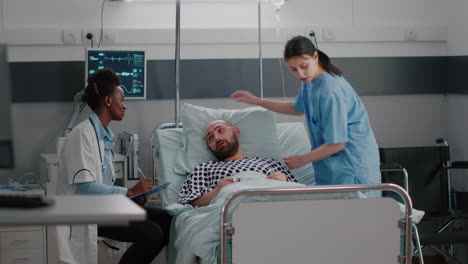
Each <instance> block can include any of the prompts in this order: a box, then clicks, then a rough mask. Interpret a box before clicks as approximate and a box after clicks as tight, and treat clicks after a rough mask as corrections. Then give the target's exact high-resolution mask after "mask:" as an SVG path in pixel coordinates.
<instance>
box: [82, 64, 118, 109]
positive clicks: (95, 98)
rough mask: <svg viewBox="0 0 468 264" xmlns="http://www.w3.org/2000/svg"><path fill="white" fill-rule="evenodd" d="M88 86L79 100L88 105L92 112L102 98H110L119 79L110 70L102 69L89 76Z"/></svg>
mask: <svg viewBox="0 0 468 264" xmlns="http://www.w3.org/2000/svg"><path fill="white" fill-rule="evenodd" d="M87 82H88V85H87V86H86V88H85V90H84V94H83V95H82V96H81V100H82V101H83V102H85V103H87V104H88V105H89V107H90V108H91V109H92V110H93V111H94V110H96V109H97V108H98V107H99V104H101V102H102V100H101V98H102V97H104V96H112V95H113V94H114V92H115V89H116V87H117V86H119V85H120V79H119V76H117V74H115V73H114V72H113V71H112V70H111V69H108V68H106V69H102V70H99V71H97V72H96V73H94V74H93V75H91V76H89V78H88V80H87Z"/></svg>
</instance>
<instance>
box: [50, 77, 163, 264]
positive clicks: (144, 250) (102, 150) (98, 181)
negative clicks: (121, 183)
mask: <svg viewBox="0 0 468 264" xmlns="http://www.w3.org/2000/svg"><path fill="white" fill-rule="evenodd" d="M82 100H83V101H84V102H86V103H87V104H88V106H89V107H90V108H91V109H92V110H93V113H92V114H91V115H90V116H89V118H88V119H86V120H84V121H83V122H81V123H80V124H78V125H77V126H76V127H75V128H73V130H72V131H71V132H70V134H68V135H67V138H66V141H65V145H64V148H63V153H62V154H61V155H60V172H61V173H60V175H61V176H62V177H60V178H59V180H58V184H57V193H58V194H76V193H79V194H124V195H126V196H128V197H131V196H133V195H135V194H138V193H141V192H144V191H147V190H149V189H151V187H152V183H151V179H144V180H140V181H139V182H138V183H137V184H136V185H135V186H134V187H132V188H129V189H127V188H123V187H117V186H114V182H115V175H114V167H113V154H112V143H113V141H112V138H113V134H112V131H111V130H110V129H109V127H108V125H109V123H110V122H111V121H112V120H118V121H120V120H122V119H123V117H124V114H125V110H126V106H125V104H124V93H123V90H122V88H120V80H119V78H118V76H117V75H116V74H115V73H114V72H113V71H112V70H110V69H104V70H100V71H98V72H96V73H95V74H94V75H92V76H91V77H90V78H89V79H88V86H87V87H86V88H85V90H84V95H83V96H82ZM145 202H146V198H145V199H143V200H140V201H139V202H138V203H139V204H140V205H141V206H143V204H144V203H145ZM145 210H146V212H147V220H145V221H142V222H131V223H130V224H129V225H128V226H124V227H101V226H99V227H97V226H96V225H80V226H78V225H73V226H71V225H70V226H59V227H58V245H59V260H60V263H97V236H98V235H99V236H101V237H106V238H110V239H113V240H118V241H124V242H133V243H132V245H131V246H130V248H128V250H127V251H126V252H125V253H124V255H123V256H122V259H121V260H120V263H151V261H152V260H153V259H154V258H155V257H156V256H157V255H158V253H159V252H160V251H161V250H162V249H163V248H164V246H165V244H166V243H167V241H168V237H169V228H170V222H171V217H170V216H169V215H168V214H167V213H166V212H165V211H163V210H162V209H159V208H150V207H145Z"/></svg>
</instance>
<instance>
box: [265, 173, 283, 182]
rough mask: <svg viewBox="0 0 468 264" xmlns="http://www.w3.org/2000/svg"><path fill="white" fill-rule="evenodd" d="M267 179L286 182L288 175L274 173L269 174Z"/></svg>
mask: <svg viewBox="0 0 468 264" xmlns="http://www.w3.org/2000/svg"><path fill="white" fill-rule="evenodd" d="M266 178H267V179H270V180H277V181H286V175H284V173H282V172H279V171H274V172H272V173H270V174H268V176H267V177H266Z"/></svg>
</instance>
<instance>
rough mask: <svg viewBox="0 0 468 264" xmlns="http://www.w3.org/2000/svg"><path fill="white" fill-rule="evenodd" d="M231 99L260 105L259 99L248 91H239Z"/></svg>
mask: <svg viewBox="0 0 468 264" xmlns="http://www.w3.org/2000/svg"><path fill="white" fill-rule="evenodd" d="M231 98H232V99H234V100H236V101H239V102H244V103H248V104H255V105H256V104H257V103H258V97H256V96H255V95H253V94H252V93H251V92H248V91H243V90H239V91H237V92H235V93H233V94H232V95H231Z"/></svg>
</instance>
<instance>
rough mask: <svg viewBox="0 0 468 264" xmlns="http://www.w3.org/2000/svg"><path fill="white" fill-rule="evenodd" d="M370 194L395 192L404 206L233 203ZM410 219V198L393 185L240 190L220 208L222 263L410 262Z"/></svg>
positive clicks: (373, 201)
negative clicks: (246, 199) (261, 198)
mask: <svg viewBox="0 0 468 264" xmlns="http://www.w3.org/2000/svg"><path fill="white" fill-rule="evenodd" d="M368 190H385V191H393V192H395V193H397V194H399V195H400V196H401V197H402V198H403V201H404V202H405V211H404V213H403V214H402V212H401V209H400V206H399V204H398V203H397V202H396V201H395V200H393V199H391V198H368V199H331V200H303V199H301V200H281V199H280V200H279V201H273V202H246V203H243V202H240V203H239V204H238V205H237V206H236V207H234V205H235V204H237V203H236V202H235V201H236V200H237V199H240V198H242V197H245V196H249V195H273V196H277V195H278V196H285V197H286V195H290V194H314V193H334V192H354V191H368ZM411 215H412V204H411V199H410V198H409V196H408V194H407V193H406V192H405V190H404V189H402V188H401V187H399V186H397V185H394V184H382V185H340V186H321V187H316V186H315V187H305V188H294V189H291V188H287V189H250V190H244V191H240V192H237V193H234V194H233V195H232V196H231V197H230V199H228V200H227V201H226V203H225V204H224V206H223V208H222V210H221V255H220V256H221V263H223V264H224V263H226V264H227V263H256V264H261V263H269V264H271V263H321V264H332V263H333V264H336V263H347V264H354V263H355V264H365V263H369V264H371V263H372V264H374V263H408V264H409V263H411V232H412V231H411V227H412V225H411ZM402 232H403V234H404V235H403V236H401V234H402ZM402 237H403V240H401V239H402ZM228 244H230V253H231V254H229V255H230V257H229V258H228Z"/></svg>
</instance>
